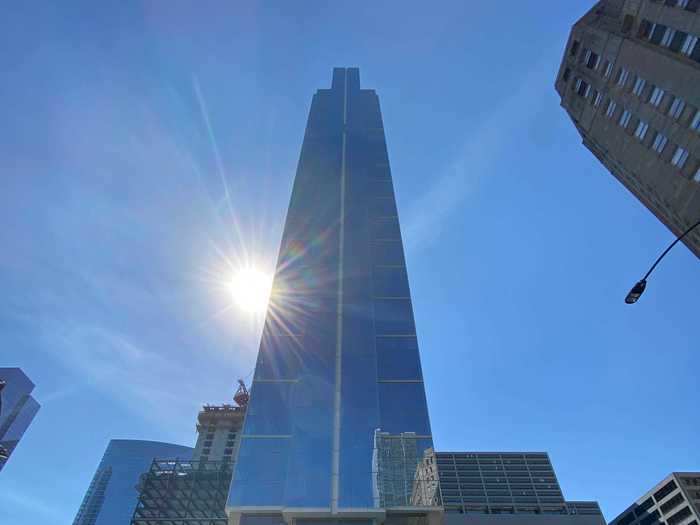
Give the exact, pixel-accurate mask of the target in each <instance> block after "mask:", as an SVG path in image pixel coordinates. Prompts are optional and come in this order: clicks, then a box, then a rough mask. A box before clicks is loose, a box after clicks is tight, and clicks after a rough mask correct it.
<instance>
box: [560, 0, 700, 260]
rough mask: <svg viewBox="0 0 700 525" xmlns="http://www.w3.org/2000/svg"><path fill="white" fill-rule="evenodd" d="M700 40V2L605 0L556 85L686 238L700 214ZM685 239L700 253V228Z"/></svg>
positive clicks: (592, 140)
mask: <svg viewBox="0 0 700 525" xmlns="http://www.w3.org/2000/svg"><path fill="white" fill-rule="evenodd" d="M699 37H700V1H699V0H665V1H662V0H603V1H600V2H597V3H596V4H595V6H594V7H593V8H592V9H591V10H590V11H588V12H587V13H586V14H585V15H584V16H583V17H582V18H581V19H580V20H579V21H578V22H576V24H575V25H574V26H573V29H572V31H571V35H570V37H569V41H568V43H567V46H566V50H565V52H564V57H563V59H562V63H561V66H560V69H559V74H558V76H557V79H556V83H555V86H556V90H557V92H558V93H559V96H560V97H561V105H562V107H563V108H564V109H565V110H566V111H567V113H568V114H569V116H570V117H571V120H572V121H573V122H574V124H575V125H576V129H577V130H578V132H579V133H580V134H581V136H582V137H583V144H584V145H585V146H586V147H587V148H588V149H589V150H590V151H591V152H592V153H593V154H594V155H595V156H596V157H597V158H598V159H599V160H600V161H601V162H602V163H603V164H604V165H605V167H606V168H608V170H610V172H611V173H612V174H613V175H614V176H615V177H616V178H617V179H618V180H619V181H620V182H621V183H622V184H624V185H625V187H626V188H627V189H628V190H629V191H631V192H632V193H633V194H634V195H635V196H636V197H637V198H638V199H639V200H640V201H641V202H642V203H643V204H644V205H645V206H646V207H647V208H649V210H651V211H652V212H653V213H654V214H655V215H656V216H657V218H658V219H659V220H661V221H662V222H663V223H664V224H665V225H666V226H667V227H668V228H669V229H670V230H671V231H672V232H673V233H674V234H676V235H680V234H681V233H683V231H685V230H686V229H688V228H689V227H690V226H692V225H693V224H694V223H696V222H697V221H698V220H700V90H698V85H700V42H699V41H698V40H699ZM684 242H685V243H686V245H687V246H688V247H689V248H690V249H691V250H692V251H693V253H695V255H696V256H698V257H700V228H697V229H695V230H694V231H693V232H692V233H691V234H690V235H688V236H687V237H686V238H685V239H684Z"/></svg>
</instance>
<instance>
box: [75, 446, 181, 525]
mask: <svg viewBox="0 0 700 525" xmlns="http://www.w3.org/2000/svg"><path fill="white" fill-rule="evenodd" d="M191 455H192V448H190V447H183V446H180V445H173V444H171V443H160V442H158V441H139V440H132V439H113V440H112V441H110V442H109V445H108V446H107V450H106V451H105V453H104V456H103V457H102V461H100V464H99V466H98V467H97V472H95V475H94V477H93V478H92V482H91V483H90V486H89V488H88V490H87V493H86V494H85V497H84V498H83V503H82V504H81V505H80V509H79V510H78V514H77V515H76V517H75V520H73V525H126V524H128V523H129V520H130V519H131V516H132V514H133V512H134V508H135V507H136V501H137V497H138V492H137V490H136V486H137V484H138V482H139V477H140V475H141V474H142V473H143V472H146V471H147V470H148V468H149V467H150V465H151V463H152V462H153V459H154V458H181V459H189V458H190V457H191Z"/></svg>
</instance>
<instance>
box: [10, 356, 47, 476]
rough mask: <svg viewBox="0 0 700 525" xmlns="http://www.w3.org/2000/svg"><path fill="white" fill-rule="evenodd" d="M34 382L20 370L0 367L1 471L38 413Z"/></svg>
mask: <svg viewBox="0 0 700 525" xmlns="http://www.w3.org/2000/svg"><path fill="white" fill-rule="evenodd" d="M32 390H34V383H32V381H31V380H30V379H29V378H28V377H27V376H26V374H25V373H24V372H22V370H20V369H19V368H0V470H2V469H3V467H4V466H5V463H6V462H7V461H8V458H9V456H10V455H11V454H12V451H13V450H14V449H15V448H16V447H17V445H18V443H19V441H20V439H22V436H23V435H24V432H25V431H26V430H27V428H28V427H29V425H30V424H31V422H32V420H33V419H34V416H36V414H37V412H38V411H39V403H37V401H36V400H35V399H34V398H33V397H32V396H31V392H32Z"/></svg>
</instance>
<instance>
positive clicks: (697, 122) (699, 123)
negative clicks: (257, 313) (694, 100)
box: [690, 109, 700, 131]
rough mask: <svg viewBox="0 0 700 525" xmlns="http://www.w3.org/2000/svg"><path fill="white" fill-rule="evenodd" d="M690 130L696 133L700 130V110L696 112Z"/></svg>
mask: <svg viewBox="0 0 700 525" xmlns="http://www.w3.org/2000/svg"><path fill="white" fill-rule="evenodd" d="M690 129H694V130H696V131H698V130H700V109H699V110H697V111H696V112H695V116H694V117H693V121H692V122H691V123H690Z"/></svg>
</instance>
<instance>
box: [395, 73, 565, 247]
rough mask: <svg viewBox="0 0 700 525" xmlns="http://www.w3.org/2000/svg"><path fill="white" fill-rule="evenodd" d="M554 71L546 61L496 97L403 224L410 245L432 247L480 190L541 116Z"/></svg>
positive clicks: (413, 205)
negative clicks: (510, 90) (513, 89)
mask: <svg viewBox="0 0 700 525" xmlns="http://www.w3.org/2000/svg"><path fill="white" fill-rule="evenodd" d="M551 74H552V73H551V64H550V63H549V61H548V60H547V61H544V60H543V61H541V62H540V63H538V64H537V65H536V66H535V67H534V68H532V69H531V70H530V72H529V73H528V74H527V75H526V76H525V77H524V78H523V81H522V83H521V84H520V86H519V89H518V91H516V92H515V93H514V94H513V95H512V96H511V97H509V98H507V99H506V100H503V101H502V102H501V101H497V100H490V106H491V107H494V108H496V109H495V111H493V112H492V113H491V114H490V115H488V117H487V118H486V119H484V120H483V121H482V123H481V124H480V125H476V126H475V127H473V128H471V129H470V130H469V138H468V139H467V140H466V141H465V142H464V144H463V146H462V147H461V149H460V152H459V154H458V155H457V157H456V158H455V159H454V160H453V161H452V162H450V163H449V164H448V165H447V166H446V168H445V169H444V171H443V173H442V175H440V176H439V177H438V179H437V181H436V182H435V183H434V184H433V185H432V187H430V188H429V189H428V191H427V192H426V193H425V194H424V195H423V196H421V197H420V198H419V199H417V200H416V201H414V202H413V203H412V205H411V206H410V208H409V210H408V213H407V214H406V217H407V220H406V223H405V226H404V228H403V229H404V232H405V233H404V237H405V239H406V244H407V246H406V247H407V249H408V250H412V251H413V250H418V249H420V248H424V247H426V246H428V244H429V243H430V242H431V241H433V240H435V239H436V238H437V237H438V236H439V233H440V231H441V229H442V227H443V225H444V224H445V223H447V221H448V220H449V218H450V216H451V215H452V214H453V213H454V212H455V211H456V210H457V209H458V208H459V206H460V205H461V204H462V203H463V201H464V200H465V199H467V198H468V197H469V196H472V195H474V194H475V193H476V192H477V190H478V187H479V183H480V181H481V180H482V178H483V177H486V176H488V175H489V174H490V173H492V172H493V170H494V169H495V167H496V162H497V161H498V157H499V152H500V151H502V150H503V148H506V147H508V145H509V144H510V143H512V141H513V140H515V138H514V135H515V133H516V132H517V133H522V131H523V128H524V127H525V126H526V125H527V124H528V123H529V122H530V121H532V120H533V119H534V118H535V116H536V115H537V113H538V111H539V110H540V108H541V105H542V103H543V100H544V99H543V96H542V90H543V89H551V87H550V84H551V78H550V77H551Z"/></svg>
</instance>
